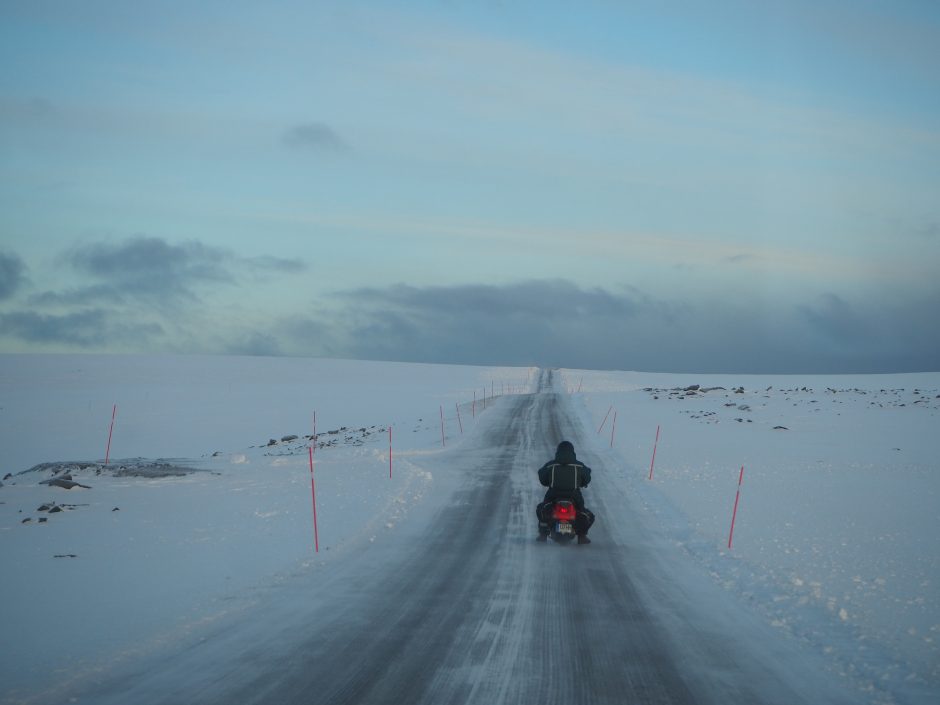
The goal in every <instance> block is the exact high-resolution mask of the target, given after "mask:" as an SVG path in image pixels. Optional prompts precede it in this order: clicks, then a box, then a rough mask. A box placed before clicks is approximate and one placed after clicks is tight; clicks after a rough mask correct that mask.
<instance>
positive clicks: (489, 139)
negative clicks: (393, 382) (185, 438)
mask: <svg viewBox="0 0 940 705" xmlns="http://www.w3.org/2000/svg"><path fill="white" fill-rule="evenodd" d="M194 5H195V6H194ZM938 186H940V5H937V4H934V3H929V2H896V1H895V2H889V1H887V0H884V1H871V0H868V1H859V2H847V1H841V0H840V1H835V0H823V1H820V2H810V1H809V0H805V1H804V0H795V1H790V2H771V1H766V2H764V1H758V2H744V1H743V0H741V1H737V0H735V1H729V2H718V3H706V2H692V1H686V2H675V3H658V2H643V1H640V2H631V3H617V2H608V1H603V0H593V1H592V0H588V1H587V2H583V3H577V4H575V3H566V2H552V1H540V2H536V1H535V0H526V1H518V2H514V1H513V0H505V1H503V2H497V1H495V0H493V1H490V2H470V1H469V0H467V1H461V0H450V1H446V2H445V1H443V0H440V1H437V2H430V1H427V2H420V1H411V2H404V1H403V2H394V3H377V2H373V3H366V2H313V3H310V2H300V1H296V2H293V1H291V2H279V3H265V4H260V3H249V2H238V1H236V2H203V3H198V4H193V3H185V2H156V3H123V2H113V1H108V2H100V1H95V0H90V1H89V2H83V3H80V4H79V3H63V2H46V1H45V0H31V1H29V2H20V1H19V0H11V1H8V2H5V3H3V5H2V6H0V352H27V353H29V352H66V351H68V352H73V351H88V352H171V353H217V354H265V355H298V356H328V357H348V358H367V359H383V360H407V361H416V362H442V363H460V364H509V365H513V364H518V365H529V364H537V365H545V366H556V365H557V366H565V367H584V368H602V369H605V368H606V369H635V370H648V371H671V372H742V373H743V372H764V373H791V372H793V373H795V372H801V373H808V372H820V373H838V372H846V373H850V372H853V373H854V372H904V371H937V370H940V281H938V280H940V277H938V273H940V198H938V195H940V189H938Z"/></svg>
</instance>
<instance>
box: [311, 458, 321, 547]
mask: <svg viewBox="0 0 940 705" xmlns="http://www.w3.org/2000/svg"><path fill="white" fill-rule="evenodd" d="M308 450H309V451H310V496H311V497H312V498H313V550H314V551H315V552H316V553H319V552H320V533H319V531H318V530H317V486H316V484H315V483H314V480H313V446H312V445H311V446H310V447H309V449H308Z"/></svg>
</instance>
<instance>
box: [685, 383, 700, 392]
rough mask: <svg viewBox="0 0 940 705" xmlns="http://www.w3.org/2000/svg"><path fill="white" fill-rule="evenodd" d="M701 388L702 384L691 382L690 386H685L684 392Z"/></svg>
mask: <svg viewBox="0 0 940 705" xmlns="http://www.w3.org/2000/svg"><path fill="white" fill-rule="evenodd" d="M701 388H702V385H700V384H690V385H689V386H688V387H685V388H684V389H683V390H682V391H683V392H697V391H698V390H699V389H701Z"/></svg>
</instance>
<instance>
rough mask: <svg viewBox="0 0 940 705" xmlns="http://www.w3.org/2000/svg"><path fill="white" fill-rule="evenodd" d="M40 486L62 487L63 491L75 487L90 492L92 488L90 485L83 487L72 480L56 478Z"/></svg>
mask: <svg viewBox="0 0 940 705" xmlns="http://www.w3.org/2000/svg"><path fill="white" fill-rule="evenodd" d="M39 484H40V485H49V486H50V487H61V488H62V489H63V490H70V489H72V488H73V487H81V488H82V489H85V490H90V489H91V487H89V486H88V485H83V484H81V483H80V482H73V481H72V480H65V479H63V478H61V477H54V478H52V479H51V480H43V481H42V482H40V483H39Z"/></svg>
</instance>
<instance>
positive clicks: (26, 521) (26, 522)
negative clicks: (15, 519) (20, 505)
mask: <svg viewBox="0 0 940 705" xmlns="http://www.w3.org/2000/svg"><path fill="white" fill-rule="evenodd" d="M31 521H32V519H31V518H30V517H26V518H25V519H23V521H21V522H20V524H28V523H29V522H31Z"/></svg>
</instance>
